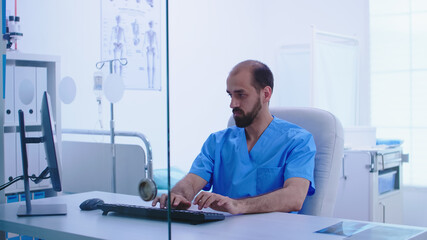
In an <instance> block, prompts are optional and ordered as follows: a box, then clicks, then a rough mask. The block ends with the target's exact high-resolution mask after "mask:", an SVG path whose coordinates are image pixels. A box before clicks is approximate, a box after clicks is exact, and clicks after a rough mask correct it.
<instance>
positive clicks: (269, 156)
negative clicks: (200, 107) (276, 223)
mask: <svg viewBox="0 0 427 240" xmlns="http://www.w3.org/2000/svg"><path fill="white" fill-rule="evenodd" d="M273 117H274V116H273ZM315 153H316V146H315V144H314V140H313V136H312V135H311V134H310V133H309V132H308V131H306V130H305V129H303V128H301V127H299V126H297V125H295V124H292V123H289V122H287V121H284V120H281V119H279V118H276V117H274V118H273V121H272V122H271V123H270V124H269V126H268V127H267V129H265V131H264V132H263V133H262V135H261V136H260V138H259V139H258V141H257V142H256V144H255V145H254V146H253V148H252V149H251V151H250V152H248V147H247V142H246V135H245V129H244V128H238V127H236V126H233V127H230V128H227V129H225V130H222V131H219V132H216V133H213V134H211V135H210V136H209V137H208V139H207V140H206V142H205V143H204V145H203V147H202V150H201V152H200V154H199V155H198V156H197V157H196V159H195V160H194V162H193V165H192V166H191V169H190V173H194V174H196V175H198V176H200V177H201V178H203V179H205V180H206V181H207V182H208V184H207V185H206V186H205V188H204V190H210V189H211V187H212V186H213V188H212V192H214V193H218V194H221V195H223V196H228V197H230V198H244V197H253V196H257V195H260V194H265V193H269V192H272V191H274V190H277V189H279V188H282V187H283V184H284V182H285V180H286V179H288V178H292V177H300V178H305V179H308V180H309V181H310V187H309V191H308V195H312V194H313V193H314V191H315V186H314V179H313V171H314V156H315Z"/></svg>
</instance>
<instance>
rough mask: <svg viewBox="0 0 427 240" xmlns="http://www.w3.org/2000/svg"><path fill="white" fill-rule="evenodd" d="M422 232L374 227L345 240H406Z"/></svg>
mask: <svg viewBox="0 0 427 240" xmlns="http://www.w3.org/2000/svg"><path fill="white" fill-rule="evenodd" d="M422 231H423V230H419V229H413V228H407V227H403V226H402V227H392V226H374V227H372V228H369V229H366V230H364V231H362V232H359V233H357V234H354V235H353V236H350V237H346V238H345V239H346V240H361V239H363V240H383V239H384V240H406V239H410V238H411V237H413V236H415V235H416V234H419V233H421V232H422Z"/></svg>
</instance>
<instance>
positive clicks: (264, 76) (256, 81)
mask: <svg viewBox="0 0 427 240" xmlns="http://www.w3.org/2000/svg"><path fill="white" fill-rule="evenodd" d="M252 75H253V84H252V85H253V86H254V87H255V89H256V90H258V91H259V90H261V89H263V88H265V87H267V86H269V87H271V91H273V87H274V78H273V73H272V72H271V70H270V68H269V67H268V66H267V65H265V64H264V63H262V62H259V61H255V64H254V68H253V69H252Z"/></svg>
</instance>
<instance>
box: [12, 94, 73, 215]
mask: <svg viewBox="0 0 427 240" xmlns="http://www.w3.org/2000/svg"><path fill="white" fill-rule="evenodd" d="M40 112H41V129H42V136H41V137H26V135H25V121H24V112H23V111H22V110H19V111H18V117H19V133H20V137H21V153H22V169H23V175H24V189H25V201H26V204H25V205H21V206H19V209H18V213H17V214H18V216H43V215H65V214H67V206H66V205H65V204H49V205H46V204H44V205H40V204H39V205H31V194H30V183H29V179H30V177H29V176H28V156H27V144H32V143H43V144H44V149H45V151H46V160H47V167H46V169H45V170H44V171H43V172H42V173H41V174H40V176H38V177H37V178H36V180H35V182H36V183H37V182H39V181H41V180H42V179H44V178H45V177H46V176H47V174H48V173H49V175H50V180H51V183H52V188H53V190H54V191H57V192H59V191H61V180H60V174H59V168H58V166H59V161H58V160H59V157H58V155H57V151H56V146H55V145H56V141H55V134H54V129H55V126H54V125H53V123H54V122H53V119H52V115H51V114H52V108H51V106H50V98H49V95H48V93H47V92H44V93H43V99H42V103H41V111H40Z"/></svg>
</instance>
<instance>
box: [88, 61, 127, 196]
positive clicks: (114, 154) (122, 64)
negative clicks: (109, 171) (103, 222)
mask: <svg viewBox="0 0 427 240" xmlns="http://www.w3.org/2000/svg"><path fill="white" fill-rule="evenodd" d="M106 62H108V63H109V64H110V74H113V62H119V64H120V65H121V66H125V65H126V64H127V63H128V60H127V59H126V58H116V59H111V60H104V61H99V62H97V63H96V68H97V69H99V70H101V69H102V68H103V67H104V64H105V63H106ZM114 72H115V71H114ZM114 138H115V133H114V103H112V102H111V103H110V139H111V156H112V157H111V158H112V162H113V175H112V180H111V181H112V183H111V185H112V188H113V193H116V146H115V143H114V142H115V141H114Z"/></svg>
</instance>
